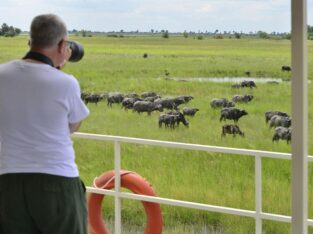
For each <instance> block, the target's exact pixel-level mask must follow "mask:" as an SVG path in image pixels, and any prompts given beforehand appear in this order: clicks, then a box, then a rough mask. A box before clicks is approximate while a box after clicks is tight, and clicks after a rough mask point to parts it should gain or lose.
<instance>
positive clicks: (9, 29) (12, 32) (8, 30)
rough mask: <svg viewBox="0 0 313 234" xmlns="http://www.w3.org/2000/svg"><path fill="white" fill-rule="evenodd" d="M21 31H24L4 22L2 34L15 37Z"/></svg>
mask: <svg viewBox="0 0 313 234" xmlns="http://www.w3.org/2000/svg"><path fill="white" fill-rule="evenodd" d="M21 32H22V31H21V29H19V28H15V27H13V26H9V25H8V24H6V23H3V24H2V26H1V28H0V36H4V37H14V36H17V35H19V34H20V33H21Z"/></svg>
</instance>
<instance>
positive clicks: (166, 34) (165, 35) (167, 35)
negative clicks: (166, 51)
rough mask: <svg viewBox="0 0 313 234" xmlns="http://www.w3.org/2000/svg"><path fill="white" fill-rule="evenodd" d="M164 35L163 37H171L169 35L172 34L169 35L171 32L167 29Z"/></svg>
mask: <svg viewBox="0 0 313 234" xmlns="http://www.w3.org/2000/svg"><path fill="white" fill-rule="evenodd" d="M162 37H163V38H169V37H170V35H169V33H168V30H165V31H164V32H163V33H162Z"/></svg>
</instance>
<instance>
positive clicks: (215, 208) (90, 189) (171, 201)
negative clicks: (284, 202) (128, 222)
mask: <svg viewBox="0 0 313 234" xmlns="http://www.w3.org/2000/svg"><path fill="white" fill-rule="evenodd" d="M87 192H88V193H96V194H103V195H108V196H118V197H121V198H128V199H132V200H140V201H146V202H155V203H160V204H164V205H174V206H180V207H185V208H192V209H198V210H206V211H211V212H218V213H223V214H230V215H239V216H244V217H250V218H255V217H256V215H257V214H256V212H255V211H251V210H244V209H238V208H229V207H224V206H214V205H208V204H203V203H197V202H187V201H181V200H176V199H169V198H160V197H154V196H147V195H139V194H132V193H125V192H115V191H114V190H108V189H98V188H93V187H87ZM260 217H261V218H262V219H263V220H270V221H279V222H285V223H291V216H286V215H278V214H270V213H264V212H261V213H260ZM308 225H310V226H313V220H312V219H308Z"/></svg>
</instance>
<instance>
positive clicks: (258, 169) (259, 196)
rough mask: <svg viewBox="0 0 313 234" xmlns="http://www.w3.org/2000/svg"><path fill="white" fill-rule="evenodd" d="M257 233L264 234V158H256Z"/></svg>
mask: <svg viewBox="0 0 313 234" xmlns="http://www.w3.org/2000/svg"><path fill="white" fill-rule="evenodd" d="M255 212H256V217H255V233H256V234H262V219H261V212H262V158H261V156H258V155H256V156H255Z"/></svg>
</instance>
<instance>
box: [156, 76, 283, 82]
mask: <svg viewBox="0 0 313 234" xmlns="http://www.w3.org/2000/svg"><path fill="white" fill-rule="evenodd" d="M159 79H161V78H159ZM166 79H168V80H176V81H185V82H189V81H199V82H221V83H223V82H234V83H240V82H242V81H244V80H252V81H254V82H255V83H282V82H283V79H282V78H262V77H258V78H256V77H188V78H186V77H184V78H183V77H172V78H166Z"/></svg>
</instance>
